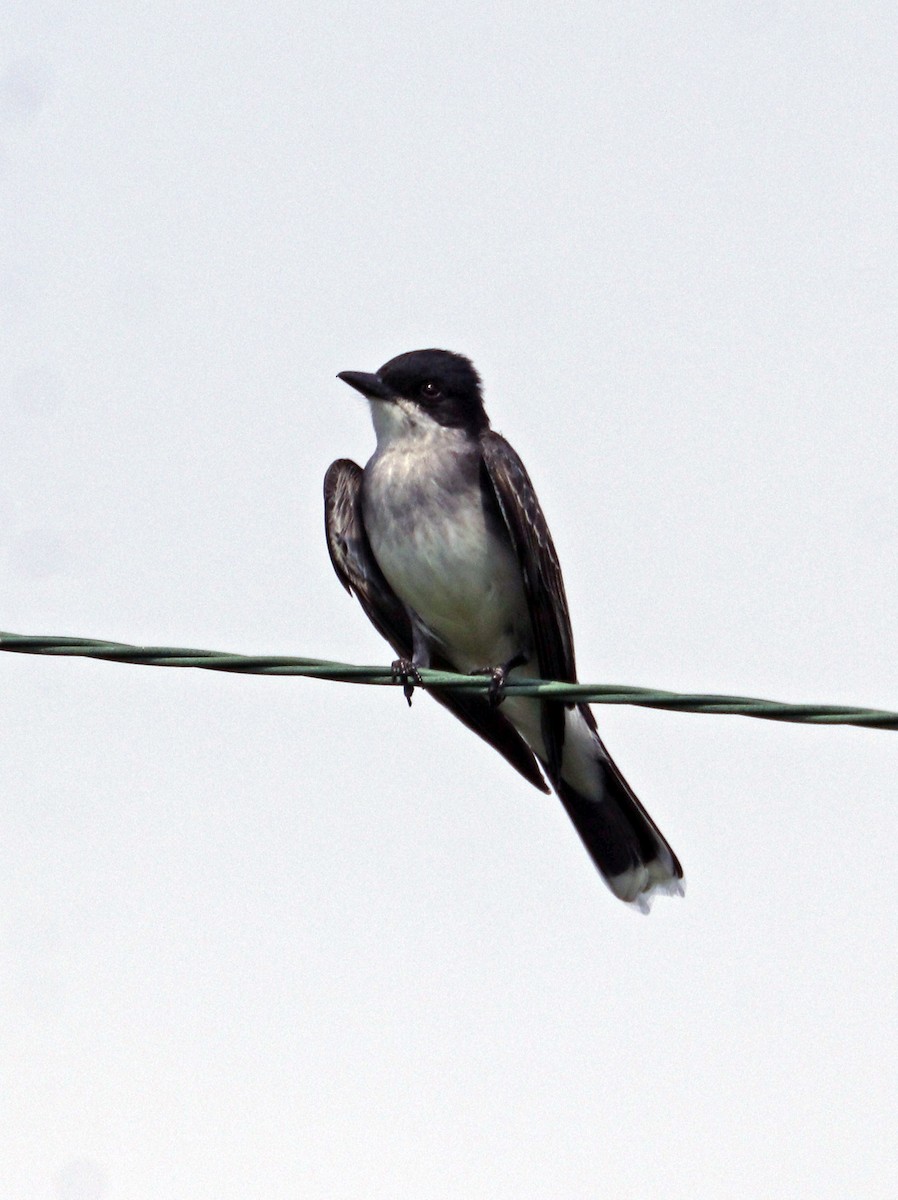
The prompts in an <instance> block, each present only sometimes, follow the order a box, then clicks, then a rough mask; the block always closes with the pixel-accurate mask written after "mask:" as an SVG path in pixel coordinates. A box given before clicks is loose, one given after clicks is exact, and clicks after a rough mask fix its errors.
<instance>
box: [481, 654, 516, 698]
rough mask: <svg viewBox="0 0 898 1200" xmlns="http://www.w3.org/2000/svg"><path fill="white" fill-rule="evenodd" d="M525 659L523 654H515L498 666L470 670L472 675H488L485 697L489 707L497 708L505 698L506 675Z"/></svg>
mask: <svg viewBox="0 0 898 1200" xmlns="http://www.w3.org/2000/svg"><path fill="white" fill-rule="evenodd" d="M526 661H527V659H526V658H525V657H524V655H523V654H516V655H515V656H514V658H510V659H509V660H508V662H507V663H503V664H501V665H500V666H498V667H481V669H480V670H479V671H473V672H472V674H474V675H489V677H490V686H489V691H488V692H487V699H488V700H489V702H490V707H491V708H498V707H499V705H500V704H501V703H502V701H503V700H504V699H505V685H506V683H508V676H509V675H510V674H511V672H512V671H513V670H514V669H515V667H522V666H523V665H524V663H525V662H526Z"/></svg>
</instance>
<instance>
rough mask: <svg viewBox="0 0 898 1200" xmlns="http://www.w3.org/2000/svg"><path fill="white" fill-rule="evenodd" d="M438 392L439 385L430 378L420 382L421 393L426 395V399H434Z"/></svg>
mask: <svg viewBox="0 0 898 1200" xmlns="http://www.w3.org/2000/svg"><path fill="white" fill-rule="evenodd" d="M439 394H440V385H439V384H438V383H434V381H433V380H432V379H428V381H427V383H422V384H421V395H422V396H426V397H427V399H428V400H434V399H435V398H436V397H437V396H439Z"/></svg>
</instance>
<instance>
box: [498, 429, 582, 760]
mask: <svg viewBox="0 0 898 1200" xmlns="http://www.w3.org/2000/svg"><path fill="white" fill-rule="evenodd" d="M481 447H482V454H483V470H484V474H485V477H486V479H485V482H488V484H489V486H490V487H491V489H492V492H493V494H494V495H495V498H496V502H497V503H498V506H499V512H500V513H501V516H502V520H503V521H504V523H505V527H506V529H507V530H508V534H509V537H510V538H511V543H512V545H513V546H514V549H515V553H516V554H517V558H518V563H519V564H520V567H521V575H522V577H523V580H524V591H525V593H526V596H527V607H528V609H529V611H530V624H531V626H532V628H533V637H534V641H535V645H536V657H537V662H538V663H539V672H540V675H541V676H542V677H543V678H544V679H560V680H564V681H566V682H570V683H573V682H575V681H576V678H577V671H576V666H575V663H574V639H573V634H572V633H571V619H570V615H569V613H568V607H567V597H566V596H565V594H564V581H563V580H562V577H561V566H560V564H559V562H558V555H557V553H556V552H555V545H554V543H553V541H552V535H551V534H550V533H549V526H548V524H547V523H546V518H545V517H544V516H543V510H542V509H541V508H540V505H539V500H538V499H537V498H536V492H535V491H534V489H533V484H532V483H531V482H530V476H529V475H528V474H527V469H526V467H525V466H524V464H523V463H522V462H521V460H520V458H519V457H518V455H517V453H516V452H515V451H514V450H513V449H512V447H511V446H510V445H509V444H508V442H506V440H505V438H503V437H501V436H500V435H499V434H498V433H494V432H493V431H492V430H488V431H487V432H486V433H484V434H483V435H482V437H481ZM564 710H565V706H564V705H563V704H544V705H543V733H544V736H545V741H546V746H547V749H548V751H549V765H550V772H551V771H552V770H553V769H557V768H558V767H559V766H560V763H561V750H562V746H563V743H564Z"/></svg>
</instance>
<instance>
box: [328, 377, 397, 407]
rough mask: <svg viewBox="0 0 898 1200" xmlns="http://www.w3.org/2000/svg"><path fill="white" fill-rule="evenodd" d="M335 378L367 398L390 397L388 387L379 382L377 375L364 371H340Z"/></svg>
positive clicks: (381, 398) (387, 398)
mask: <svg viewBox="0 0 898 1200" xmlns="http://www.w3.org/2000/svg"><path fill="white" fill-rule="evenodd" d="M337 378H338V379H342V380H343V382H344V383H348V384H349V386H350V387H354V388H355V390H356V391H357V392H361V393H362V395H363V396H367V398H368V399H369V400H389V399H390V398H391V397H392V393H391V391H390V389H389V388H388V387H387V386H386V385H385V384H383V383H381V381H380V378H379V377H378V376H377V375H369V374H367V372H365V371H341V372H340V374H339V375H338V376H337Z"/></svg>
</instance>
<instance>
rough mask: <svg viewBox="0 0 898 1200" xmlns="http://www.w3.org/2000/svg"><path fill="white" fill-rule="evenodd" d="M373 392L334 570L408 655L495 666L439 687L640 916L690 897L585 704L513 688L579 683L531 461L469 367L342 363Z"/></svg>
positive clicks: (328, 502) (427, 359)
mask: <svg viewBox="0 0 898 1200" xmlns="http://www.w3.org/2000/svg"><path fill="white" fill-rule="evenodd" d="M337 378H338V379H342V380H343V382H344V383H348V384H349V385H350V387H353V388H355V389H356V391H358V392H361V394H362V395H363V396H364V397H365V398H366V399H367V400H368V402H369V404H370V408H371V417H372V420H373V423H374V430H375V433H376V435H377V448H376V449H375V451H374V454H373V455H372V456H371V458H370V459H369V461H368V464H367V466H366V467H365V469H364V470H362V469H361V468H360V467H359V466H358V465H357V464H356V463H354V462H352V461H350V460H349V459H345V458H341V459H338V460H337V461H336V462H335V463H333V464H332V465H331V466H330V468H329V469H328V471H327V474H326V476H325V479H324V505H325V528H326V532H327V545H328V550H329V552H330V556H331V561H332V562H333V565H334V569H335V570H336V572H337V575H338V577H339V579H340V581H341V582H342V583H343V586H344V587H345V588H346V590H347V591H349V592H350V593H355V595H356V596H357V597H358V600H359V602H360V603H361V605H362V608H363V609H364V610H365V613H366V614H367V616H368V618H369V620H370V621H371V623H372V624H373V625H374V627H375V629H377V631H378V632H379V633H380V634H381V635H382V636H383V637H385V638H386V640H387V641H388V642H389V643H390V645H391V646H392V647H393V650H394V651H395V653H396V654H397V655H398V659H397V661H396V663H395V664H394V669H395V671H396V672H397V673H398V675H399V676H400V677H401V678H402V679H403V681H404V682H405V685H406V695H407V697H409V699H410V696H411V689H412V688H413V686H414V682H415V679H416V669H417V668H418V667H430V666H432V667H435V668H438V669H441V670H455V671H460V672H463V673H467V674H473V673H476V672H481V671H487V672H488V673H489V675H490V676H491V681H490V687H489V693H488V695H470V694H463V693H461V692H458V691H451V690H439V689H434V690H433V691H432V694H433V695H434V696H435V697H436V699H437V700H438V701H439V702H440V703H441V704H443V705H444V706H445V707H446V708H448V709H449V711H450V712H451V713H453V714H454V715H455V716H456V717H458V718H459V720H461V721H463V722H464V723H465V725H467V726H468V727H469V728H470V729H472V730H474V732H475V733H477V734H479V735H480V736H481V737H482V738H483V739H484V740H485V741H487V742H489V744H490V745H491V746H493V747H494V748H495V749H496V750H498V751H499V753H500V754H502V755H504V757H505V758H506V759H507V760H508V761H509V762H510V763H511V765H512V766H513V767H515V768H516V769H517V770H518V771H520V773H521V774H522V775H523V776H524V778H525V779H527V780H528V781H529V782H530V783H532V784H533V785H534V786H535V787H538V788H540V789H541V790H542V791H544V792H546V791H548V790H549V789H548V788H547V787H546V784H545V782H544V779H543V773H544V774H545V776H546V778H547V779H548V780H549V782H550V784H551V785H552V787H553V788H554V790H555V792H556V793H557V794H558V796H559V798H560V800H561V802H562V804H563V805H564V807H565V809H566V810H567V813H568V816H569V817H570V819H571V820H572V822H573V824H574V827H575V829H576V830H577V833H578V834H579V835H580V838H581V839H582V841H583V844H584V845H585V847H586V849H587V850H588V851H589V854H590V855H591V857H592V859H593V862H594V863H595V865H596V866H597V867H598V869H599V872H600V873H601V875H602V878H603V879H604V880H605V882H606V883H607V884H608V886H609V888H610V889H611V891H612V892H613V893H614V895H615V896H617V897H619V898H620V899H621V900H623V901H626V902H628V903H630V904H633V905H635V906H636V907H638V908H640V909H642V910H643V911H648V908H649V904H650V902H651V900H652V898H653V896H654V894H656V893H658V892H667V893H675V894H682V891H683V887H682V883H681V880H682V878H683V869H682V867H681V866H680V864H679V862H678V861H677V857H676V855H675V854H674V852H673V851H672V850H671V848H670V846H669V845H668V844H667V842H666V841H665V839H664V837H663V836H662V835H661V832H660V831H659V829H658V827H657V826H656V825H655V823H654V821H652V819H651V817H650V816H649V815H648V813H647V812H646V811H645V809H644V808H643V807H642V805H641V804H640V802H639V800H638V799H637V798H636V796H635V794H634V793H633V791H632V789H631V788H630V786H629V784H628V783H627V782H626V780H625V779H624V777H623V776H622V775H621V773H620V771H619V770H618V768H617V767H616V765H615V764H614V762H613V760H612V759H611V757H610V755H609V754H608V751H607V750H606V749H605V746H604V745H603V743H602V740H601V738H600V737H599V734H598V731H597V729H596V723H595V719H594V717H593V715H592V712H591V710H590V709H589V707H588V706H587V705H586V704H563V703H559V702H557V701H545V700H539V699H536V698H532V697H523V696H515V695H508V696H505V695H504V687H505V684H506V681H507V680H508V678H509V675H510V674H511V673H512V672H520V674H521V675H522V676H529V677H538V678H543V679H558V680H564V681H567V682H576V669H575V665H574V644H573V638H572V634H571V624H570V617H569V615H568V606H567V600H566V598H565V593H564V584H563V582H562V577H561V568H560V566H559V563H558V557H557V555H556V553H555V547H554V545H553V543H552V537H551V535H550V533H549V528H548V525H547V524H546V519H545V517H544V516H543V513H542V509H541V508H540V505H539V501H538V500H537V498H536V493H535V491H534V490H533V485H532V483H531V482H530V477H529V476H528V474H527V471H526V470H525V468H524V464H523V463H522V462H521V460H520V458H519V457H518V456H517V454H516V453H515V451H514V450H513V449H512V447H511V446H510V445H509V444H508V442H507V441H505V439H504V438H503V437H500V435H499V434H497V433H495V432H494V431H493V430H492V429H490V422H489V418H488V417H487V415H486V412H485V410H484V407H483V398H482V393H481V384H480V378H479V376H478V375H477V372H476V371H475V370H474V367H473V364H472V363H471V362H470V361H469V360H468V359H467V358H464V357H463V356H462V355H460V354H452V353H450V352H449V351H447V350H414V351H411V352H410V353H408V354H400V355H399V357H398V358H393V359H391V360H390V361H389V362H388V363H385V364H384V366H382V367H381V368H380V370H379V371H377V372H376V373H374V374H369V373H366V372H362V371H342V372H341V373H340V374H339V375H338V376H337Z"/></svg>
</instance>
